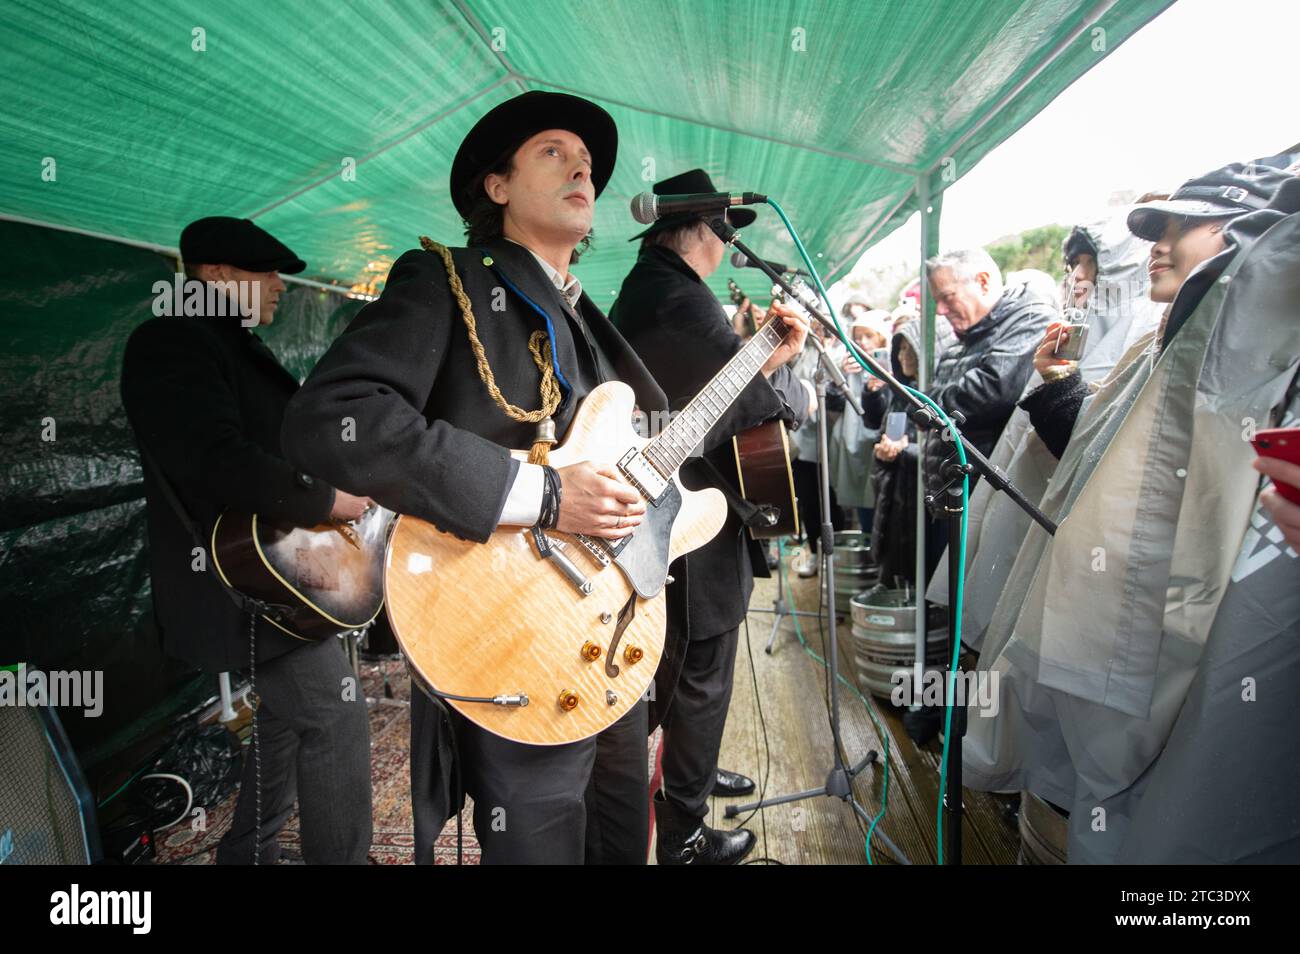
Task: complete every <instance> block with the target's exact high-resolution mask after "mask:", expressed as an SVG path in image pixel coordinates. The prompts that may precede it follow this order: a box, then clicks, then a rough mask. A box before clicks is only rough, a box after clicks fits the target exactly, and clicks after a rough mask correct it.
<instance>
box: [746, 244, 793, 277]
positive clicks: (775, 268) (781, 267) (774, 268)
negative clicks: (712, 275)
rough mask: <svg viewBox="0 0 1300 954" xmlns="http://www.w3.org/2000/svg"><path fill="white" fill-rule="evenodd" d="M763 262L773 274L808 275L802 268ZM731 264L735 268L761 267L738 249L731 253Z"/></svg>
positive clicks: (768, 261)
mask: <svg viewBox="0 0 1300 954" xmlns="http://www.w3.org/2000/svg"><path fill="white" fill-rule="evenodd" d="M763 261H765V262H766V263H767V267H768V268H770V269H772V271H774V272H781V273H782V274H789V275H807V274H808V273H807V272H805V271H804V270H803V269H802V268H791V267H790V266H789V265H783V264H781V263H780V262H774V261H772V260H771V259H764V260H763ZM731 264H732V265H734V266H735V267H736V268H760V267H761V266H760V265H759V264H758V262H752V261H750V259H749V256H748V255H746V254H745V253H744V252H742V251H740V250H739V249H737V250H736V251H734V252H732V253H731Z"/></svg>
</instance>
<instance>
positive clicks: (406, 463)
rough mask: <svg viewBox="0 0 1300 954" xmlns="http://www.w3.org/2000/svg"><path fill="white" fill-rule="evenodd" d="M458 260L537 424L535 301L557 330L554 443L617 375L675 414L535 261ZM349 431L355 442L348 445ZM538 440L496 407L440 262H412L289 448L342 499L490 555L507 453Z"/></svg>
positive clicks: (365, 316) (314, 389)
mask: <svg viewBox="0 0 1300 954" xmlns="http://www.w3.org/2000/svg"><path fill="white" fill-rule="evenodd" d="M452 255H453V257H454V260H455V264H456V271H457V273H458V275H459V276H460V280H461V283H462V285H463V286H464V289H465V292H466V294H467V295H468V297H469V300H470V302H471V304H472V307H473V312H474V315H475V319H476V324H477V328H478V335H479V339H480V341H481V342H482V344H483V348H484V350H485V351H486V353H487V357H488V360H489V363H490V364H491V367H492V371H493V373H494V375H495V377H496V383H497V386H498V387H499V388H500V389H501V391H502V393H503V394H504V395H505V397H506V400H508V401H509V402H510V403H512V404H514V405H516V406H518V407H522V408H525V409H528V410H532V409H534V408H537V407H539V406H540V403H541V399H540V397H539V395H538V382H539V380H540V374H539V372H538V370H537V366H536V365H535V364H534V363H533V359H532V356H531V355H530V354H529V352H528V347H527V345H528V338H529V336H530V335H531V334H532V332H533V331H535V330H538V329H541V330H545V329H546V321H545V319H544V318H543V317H542V315H541V314H539V313H538V312H537V311H535V310H534V309H533V308H532V306H531V305H529V304H528V301H527V300H526V299H528V300H531V301H532V302H533V303H535V304H537V305H538V306H539V307H540V308H541V309H543V310H544V311H545V312H546V313H547V314H548V315H549V316H550V317H551V323H552V325H553V327H554V329H555V342H556V349H557V355H558V360H559V365H560V370H561V372H562V373H563V375H564V376H565V378H566V379H567V380H568V381H569V382H570V384H571V385H572V386H573V390H572V391H571V392H570V393H569V394H567V395H566V396H565V399H564V401H563V403H562V404H561V405H560V408H559V410H558V411H557V412H556V414H555V423H556V430H557V433H559V434H560V435H563V434H564V433H565V432H566V431H567V429H568V427H569V424H570V423H571V422H572V420H573V414H574V410H575V408H576V407H577V404H578V402H579V401H580V400H581V399H582V398H583V397H584V396H585V395H586V394H587V393H588V392H589V391H590V390H591V389H592V388H594V387H595V386H596V385H597V384H599V383H601V381H603V380H604V376H606V375H609V374H613V375H615V376H617V377H618V379H620V380H622V381H623V382H624V383H626V384H628V385H630V386H631V387H632V389H633V391H634V392H635V393H636V396H637V404H638V406H639V407H640V408H641V409H642V410H644V411H646V412H647V413H651V412H653V411H655V410H662V409H663V408H664V407H665V406H666V402H665V399H664V396H663V391H661V390H660V389H659V386H658V385H657V384H655V382H654V379H653V378H652V377H651V376H650V374H649V372H648V371H646V369H645V367H644V365H642V364H641V361H640V360H639V359H638V358H637V356H636V354H635V353H633V351H632V349H631V348H629V347H628V345H627V343H626V342H625V341H624V340H623V338H622V337H621V336H620V335H619V333H618V332H617V331H616V330H615V329H614V326H613V325H612V324H610V322H609V319H608V318H606V317H605V316H604V315H603V314H602V313H601V311H600V309H599V308H597V307H596V306H595V304H593V303H592V301H591V299H590V298H588V297H587V296H586V295H583V296H582V298H581V299H580V300H579V303H578V306H579V307H578V309H577V310H576V311H575V310H574V309H571V308H569V307H568V306H567V304H566V303H565V302H564V300H563V298H562V297H561V295H560V293H559V291H558V290H557V289H556V288H555V286H554V285H553V284H551V281H550V279H549V278H547V276H546V273H545V272H544V271H543V270H542V267H541V265H539V264H538V262H537V260H536V259H535V258H533V255H532V253H531V252H529V251H528V250H527V249H526V248H524V247H523V246H520V245H516V244H515V243H513V242H510V241H506V240H504V239H502V240H498V241H496V242H493V243H490V244H489V245H488V246H487V247H486V248H485V249H483V250H479V249H465V248H458V249H453V250H452ZM485 261H489V262H490V263H491V264H490V265H489V264H485ZM494 305H495V306H496V308H494ZM348 422H351V424H352V426H353V427H354V429H355V433H354V436H355V440H350V441H349V440H343V439H342V433H343V428H344V426H345V425H346V424H347V423H348ZM535 430H536V428H535V425H532V424H521V423H517V422H516V421H513V420H511V419H510V418H509V417H507V416H506V415H505V413H504V412H503V411H502V410H501V409H500V408H499V407H497V405H496V404H495V402H493V400H492V397H491V396H490V395H489V394H488V391H487V388H486V387H485V386H484V384H483V381H482V380H481V379H480V378H479V373H478V367H477V364H476V362H475V358H474V354H473V351H472V350H471V348H470V344H469V338H468V334H467V331H466V328H465V324H464V321H463V320H462V318H461V314H460V309H459V307H458V305H457V304H456V301H455V299H454V298H453V296H452V293H451V291H450V288H449V286H448V283H447V273H446V270H445V268H444V266H443V262H442V259H441V258H440V257H439V256H437V255H435V254H434V253H432V252H426V251H424V250H422V249H415V250H412V251H409V252H406V253H405V254H403V255H402V257H401V258H399V259H398V260H397V261H396V262H395V263H394V265H393V268H392V271H391V272H390V273H389V275H388V281H387V283H386V284H385V286H384V291H383V294H382V295H381V296H380V297H379V299H378V300H377V301H374V302H371V303H370V304H368V305H367V306H366V307H365V308H363V309H361V311H360V312H359V313H358V314H357V316H356V318H354V319H353V320H352V323H351V324H350V325H349V326H348V328H347V330H346V331H345V332H344V333H343V334H342V335H340V336H339V337H338V339H336V340H335V342H334V344H333V345H332V346H331V347H330V349H329V351H328V352H326V354H325V356H324V357H323V358H321V360H320V362H319V363H318V364H317V365H316V367H315V369H313V371H312V373H311V375H310V376H309V377H308V378H307V381H306V382H305V383H304V385H303V387H302V390H300V391H299V392H298V394H297V395H296V396H295V397H294V399H293V400H292V401H291V402H290V405H289V410H288V413H287V414H286V415H285V419H284V430H283V441H284V447H285V452H286V454H287V455H288V456H289V459H290V460H292V461H294V462H295V463H297V464H298V465H299V466H300V467H302V468H304V469H306V470H309V471H311V472H312V473H316V474H320V475H321V476H322V477H324V478H325V479H327V480H329V481H330V482H332V483H334V484H335V485H336V486H338V487H341V488H343V489H344V490H347V491H348V492H350V493H356V494H365V495H368V496H370V497H373V498H374V499H375V500H377V501H378V502H379V503H381V504H383V505H384V506H385V507H388V508H389V509H391V510H395V511H396V512H398V513H403V514H411V515H413V516H416V517H419V518H421V519H423V520H428V521H429V522H431V523H432V524H434V525H435V526H436V527H438V528H439V529H440V530H443V531H445V532H448V533H453V534H455V535H456V536H459V537H461V538H462V539H467V540H475V541H479V542H482V541H485V540H487V538H488V536H489V535H490V534H491V533H492V531H493V530H495V529H496V526H497V522H498V521H499V519H500V516H501V511H502V509H503V508H504V506H505V500H506V495H507V494H508V493H509V490H510V486H511V484H512V483H513V481H514V477H515V474H516V472H517V471H518V468H519V464H518V462H517V461H516V460H514V459H513V458H512V457H511V456H510V454H509V450H508V449H509V448H527V447H530V446H531V445H532V442H533V437H534V434H535Z"/></svg>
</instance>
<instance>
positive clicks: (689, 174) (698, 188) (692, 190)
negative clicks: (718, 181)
mask: <svg viewBox="0 0 1300 954" xmlns="http://www.w3.org/2000/svg"><path fill="white" fill-rule="evenodd" d="M653 191H654V194H655V195H695V194H696V193H699V192H717V191H718V189H717V187H716V186H714V184H713V180H712V179H710V178H709V174H708V173H707V172H705V171H704V170H703V169H689V170H687V171H686V172H681V173H678V174H677V175H675V176H669V177H668V178H667V179H662V180H660V181H659V182H656V183H655V184H654V189H653ZM756 215H757V214H756V213H755V212H754V210H753V209H741V208H735V209H727V221H728V222H730V223H731V226H732V228H737V229H743V228H744V227H745V226H746V225H749V223H751V222H753V221H754V219H755V218H756ZM703 221H704V216H703V215H701V214H700V213H698V212H678V213H676V214H674V215H665V216H664V217H663V218H662V219H655V221H654V222H653V223H652V224H651V226H650V228H648V229H646V230H645V231H644V232H638V233H637V234H636V235H633V236H632V237H631V238H630V239H628V241H629V242H635V241H636V240H637V239H639V238H645V237H646V236H647V235H654V234H655V233H656V232H662V231H663V230H664V229H672V228H676V227H677V226H679V225H685V224H686V223H687V222H703Z"/></svg>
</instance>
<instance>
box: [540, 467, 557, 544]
mask: <svg viewBox="0 0 1300 954" xmlns="http://www.w3.org/2000/svg"><path fill="white" fill-rule="evenodd" d="M561 493H562V491H561V486H560V475H559V473H558V472H557V471H556V470H555V468H554V467H550V466H548V465H546V464H543V465H542V506H541V509H540V511H539V512H538V515H537V526H539V527H541V528H542V529H543V530H550V529H551V528H553V527H554V526H555V525H556V524H557V523H559V520H560V496H561Z"/></svg>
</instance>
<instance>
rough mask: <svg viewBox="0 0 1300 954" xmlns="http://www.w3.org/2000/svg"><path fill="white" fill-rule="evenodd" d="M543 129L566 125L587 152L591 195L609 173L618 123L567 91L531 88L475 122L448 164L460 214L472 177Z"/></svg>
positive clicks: (470, 198)
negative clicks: (592, 188) (593, 188)
mask: <svg viewBox="0 0 1300 954" xmlns="http://www.w3.org/2000/svg"><path fill="white" fill-rule="evenodd" d="M545 129H567V130H568V131H569V132H571V133H573V134H574V135H576V136H578V137H580V138H581V139H582V141H583V143H584V144H585V145H586V147H587V151H588V152H589V153H591V184H592V185H593V186H595V187H596V196H597V197H599V196H600V193H601V192H602V191H604V189H605V184H606V183H607V182H609V177H610V176H611V175H613V174H614V158H615V157H616V156H617V155H618V127H616V126H615V125H614V117H613V116H611V115H610V114H609V113H607V112H605V110H603V109H601V108H600V107H599V106H597V105H596V104H595V103H593V102H591V101H590V100H586V99H582V98H580V97H578V96H569V95H568V94H567V93H546V92H542V91H541V90H533V91H532V92H528V93H524V94H522V95H520V96H516V97H515V98H514V99H508V100H506V101H505V102H504V103H501V104H500V105H498V106H495V107H493V108H492V109H491V110H489V111H488V113H487V115H485V116H484V117H483V118H482V119H480V120H479V121H478V122H476V123H475V124H474V128H473V129H471V130H470V131H469V132H468V133H467V134H466V136H465V138H464V140H462V141H461V144H460V148H459V149H457V150H456V158H455V159H453V160H452V163H451V201H452V204H453V205H455V206H456V211H457V212H459V213H460V214H461V217H462V218H468V217H469V211H470V209H471V208H472V207H473V205H474V200H475V199H477V198H478V196H476V195H474V194H472V192H471V191H470V187H471V186H472V185H473V183H474V180H475V179H476V178H477V177H478V176H479V175H481V174H482V173H483V172H485V171H486V170H488V169H490V168H491V167H492V166H494V165H496V164H497V162H499V161H500V160H501V159H503V158H504V157H505V156H506V155H507V154H508V153H513V152H514V151H515V150H516V149H518V148H519V147H520V146H521V145H523V143H524V142H525V141H526V140H528V139H529V138H530V137H532V136H535V135H537V134H538V133H539V132H542V131H543V130H545Z"/></svg>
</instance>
